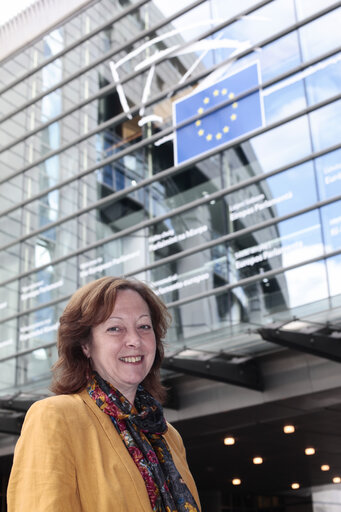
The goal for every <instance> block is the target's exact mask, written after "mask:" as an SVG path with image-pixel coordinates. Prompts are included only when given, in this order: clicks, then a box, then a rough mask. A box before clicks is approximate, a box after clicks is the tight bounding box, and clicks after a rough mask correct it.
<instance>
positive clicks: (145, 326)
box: [139, 324, 152, 331]
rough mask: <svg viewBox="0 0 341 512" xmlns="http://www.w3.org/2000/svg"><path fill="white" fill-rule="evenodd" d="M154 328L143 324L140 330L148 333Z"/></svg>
mask: <svg viewBox="0 0 341 512" xmlns="http://www.w3.org/2000/svg"><path fill="white" fill-rule="evenodd" d="M151 328H152V326H151V325H149V324H143V325H140V327H139V329H142V330H143V331H148V330H150V329H151Z"/></svg>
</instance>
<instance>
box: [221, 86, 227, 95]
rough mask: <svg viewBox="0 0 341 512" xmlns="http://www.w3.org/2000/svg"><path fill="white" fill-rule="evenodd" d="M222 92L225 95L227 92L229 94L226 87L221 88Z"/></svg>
mask: <svg viewBox="0 0 341 512" xmlns="http://www.w3.org/2000/svg"><path fill="white" fill-rule="evenodd" d="M221 94H223V95H224V96H225V94H227V89H225V88H224V89H222V90H221Z"/></svg>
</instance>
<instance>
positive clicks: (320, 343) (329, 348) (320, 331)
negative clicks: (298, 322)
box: [258, 322, 341, 363]
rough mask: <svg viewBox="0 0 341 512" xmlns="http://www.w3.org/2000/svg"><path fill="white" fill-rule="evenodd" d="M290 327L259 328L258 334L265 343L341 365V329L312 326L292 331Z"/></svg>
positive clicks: (326, 325)
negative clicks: (268, 342)
mask: <svg viewBox="0 0 341 512" xmlns="http://www.w3.org/2000/svg"><path fill="white" fill-rule="evenodd" d="M288 325H289V324H288V323H286V324H283V322H282V323H274V324H270V325H267V326H266V327H261V328H259V329H258V333H259V334H260V335H261V337H262V338H263V340H265V341H270V342H271V343H276V344H277V345H281V346H283V347H287V348H290V349H294V350H298V351H300V352H306V353H308V354H312V355H315V356H318V357H323V358H325V359H330V360H332V361H336V362H338V363H341V329H340V328H338V327H335V328H333V327H332V326H329V325H328V324H325V326H323V327H322V328H321V326H317V325H315V326H314V324H310V328H305V329H300V330H291V329H288V327H286V326H288Z"/></svg>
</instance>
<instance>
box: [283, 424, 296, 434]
mask: <svg viewBox="0 0 341 512" xmlns="http://www.w3.org/2000/svg"><path fill="white" fill-rule="evenodd" d="M283 432H284V434H293V433H294V432H295V427H294V425H284V427H283Z"/></svg>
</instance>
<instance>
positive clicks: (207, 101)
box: [204, 96, 210, 105]
mask: <svg viewBox="0 0 341 512" xmlns="http://www.w3.org/2000/svg"><path fill="white" fill-rule="evenodd" d="M209 102H210V98H208V97H207V96H206V98H204V103H205V105H207V103H209Z"/></svg>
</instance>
